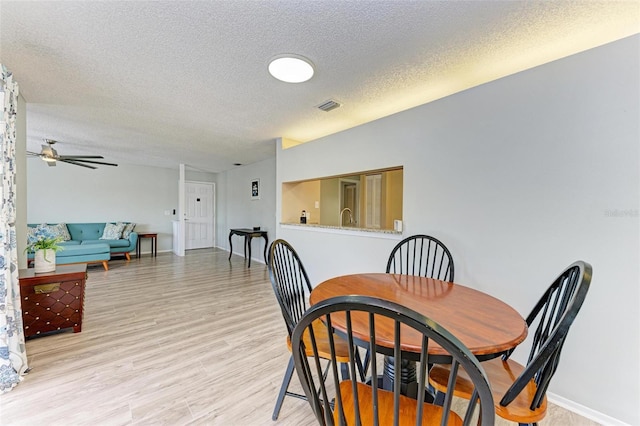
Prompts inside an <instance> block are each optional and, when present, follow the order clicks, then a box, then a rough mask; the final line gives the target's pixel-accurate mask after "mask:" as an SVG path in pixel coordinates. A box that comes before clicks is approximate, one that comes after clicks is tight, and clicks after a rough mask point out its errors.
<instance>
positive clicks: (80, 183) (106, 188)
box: [27, 157, 179, 253]
mask: <svg viewBox="0 0 640 426" xmlns="http://www.w3.org/2000/svg"><path fill="white" fill-rule="evenodd" d="M178 178H179V176H178V171H177V170H171V169H164V168H158V167H143V166H131V165H126V164H120V165H119V166H118V167H109V166H100V167H98V168H97V169H95V170H91V169H85V168H83V167H79V166H74V165H70V164H64V163H58V164H57V165H56V166H55V167H49V166H47V165H46V164H45V162H44V161H42V160H40V159H38V158H35V157H34V158H29V159H28V160H27V182H28V194H27V221H28V223H42V222H48V223H57V222H69V223H74V222H117V221H126V222H135V223H136V224H137V225H136V228H135V230H136V232H157V233H158V251H170V250H171V248H172V241H173V235H172V234H173V229H172V224H171V221H172V220H173V219H176V218H177V215H176V216H174V215H169V216H166V215H165V214H164V213H165V210H171V211H172V212H173V209H176V211H177V209H178ZM145 241H146V242H143V244H142V252H143V253H145V252H148V251H149V250H150V243H149V242H148V240H145Z"/></svg>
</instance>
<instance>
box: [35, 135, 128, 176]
mask: <svg viewBox="0 0 640 426" xmlns="http://www.w3.org/2000/svg"><path fill="white" fill-rule="evenodd" d="M44 141H45V142H46V143H47V144H46V145H42V151H40V152H39V153H38V152H29V151H27V154H29V155H31V156H35V157H40V158H42V159H43V160H44V161H46V162H47V164H48V165H49V166H55V165H56V162H58V161H62V162H63V163H69V164H74V165H76V166H82V167H86V168H88V169H95V168H96V167H95V166H91V165H89V164H102V165H104V166H117V164H114V163H105V162H102V161H93V160H98V159H103V158H104V157H103V156H101V155H58V152H57V151H56V150H55V149H53V145H54V144H55V143H56V141H54V140H53V139H45V140H44ZM83 163H89V164H83Z"/></svg>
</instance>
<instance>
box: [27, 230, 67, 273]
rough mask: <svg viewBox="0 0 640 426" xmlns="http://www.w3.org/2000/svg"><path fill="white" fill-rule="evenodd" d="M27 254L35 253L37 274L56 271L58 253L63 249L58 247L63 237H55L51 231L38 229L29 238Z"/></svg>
mask: <svg viewBox="0 0 640 426" xmlns="http://www.w3.org/2000/svg"><path fill="white" fill-rule="evenodd" d="M29 241H30V242H29V243H28V244H27V248H26V249H25V251H26V252H30V253H34V258H33V260H34V264H35V272H36V273H37V274H39V273H42V272H51V271H55V270H56V252H57V251H58V250H62V249H63V248H62V247H61V246H59V245H58V243H59V242H61V241H62V237H60V236H57V235H54V234H53V233H52V232H51V231H50V230H49V229H47V228H44V227H38V228H37V229H36V230H35V232H34V233H33V236H31V237H30V238H29Z"/></svg>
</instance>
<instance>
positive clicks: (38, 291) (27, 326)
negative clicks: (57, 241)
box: [19, 263, 87, 337]
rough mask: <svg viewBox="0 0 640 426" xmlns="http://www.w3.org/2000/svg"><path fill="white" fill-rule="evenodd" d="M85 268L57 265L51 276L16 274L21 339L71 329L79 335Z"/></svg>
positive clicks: (26, 271)
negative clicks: (20, 305) (20, 303)
mask: <svg viewBox="0 0 640 426" xmlns="http://www.w3.org/2000/svg"><path fill="white" fill-rule="evenodd" d="M86 279H87V264H86V263H78V264H73V265H57V266H56V270H55V271H53V272H46V273H43V274H36V273H35V272H34V269H33V268H29V269H21V270H20V272H19V281H20V300H21V302H22V322H23V327H24V335H25V337H31V336H36V335H39V334H42V333H48V332H51V331H57V330H63V329H67V328H73V332H74V333H78V332H80V331H82V310H83V307H84V289H85V285H86Z"/></svg>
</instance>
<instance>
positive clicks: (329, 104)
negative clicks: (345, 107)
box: [317, 99, 341, 112]
mask: <svg viewBox="0 0 640 426" xmlns="http://www.w3.org/2000/svg"><path fill="white" fill-rule="evenodd" d="M340 106H341V105H340V104H339V103H338V102H336V101H334V100H331V99H329V100H328V101H324V102H323V103H321V104H320V105H317V108H318V109H321V110H323V111H324V112H329V111H331V110H332V109H336V108H339V107H340Z"/></svg>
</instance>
